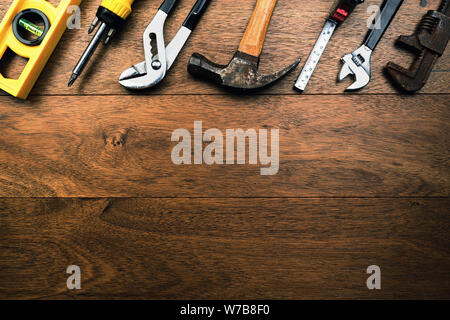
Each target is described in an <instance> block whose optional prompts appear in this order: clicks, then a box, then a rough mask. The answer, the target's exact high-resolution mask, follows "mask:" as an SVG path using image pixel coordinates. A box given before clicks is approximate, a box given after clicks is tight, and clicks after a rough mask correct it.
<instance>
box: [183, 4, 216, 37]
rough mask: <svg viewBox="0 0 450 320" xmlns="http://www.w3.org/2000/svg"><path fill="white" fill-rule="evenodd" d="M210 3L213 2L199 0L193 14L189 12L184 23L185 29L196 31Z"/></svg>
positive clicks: (192, 11)
mask: <svg viewBox="0 0 450 320" xmlns="http://www.w3.org/2000/svg"><path fill="white" fill-rule="evenodd" d="M210 2H211V0H197V2H196V3H195V5H194V7H193V8H192V10H191V12H189V15H188V17H187V18H186V20H185V21H184V23H183V27H186V28H188V29H189V30H191V31H192V30H194V28H195V26H196V25H197V24H198V22H199V21H200V18H201V17H202V15H203V13H205V11H206V9H207V8H208V5H209V3H210Z"/></svg>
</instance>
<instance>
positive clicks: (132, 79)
mask: <svg viewBox="0 0 450 320" xmlns="http://www.w3.org/2000/svg"><path fill="white" fill-rule="evenodd" d="M166 19H167V14H166V13H165V12H163V11H162V10H158V13H157V14H156V16H155V18H154V19H153V20H152V22H151V23H150V24H149V25H148V27H147V28H146V29H145V32H144V35H143V44H144V53H145V61H143V62H140V63H138V64H136V65H134V66H132V67H131V68H129V69H127V70H125V71H124V72H123V73H122V75H121V76H120V78H119V83H120V84H121V85H122V86H124V87H125V88H128V89H133V90H142V89H146V88H150V87H153V86H154V85H156V84H157V83H159V82H160V81H161V80H162V79H164V77H165V75H166V71H167V58H166V47H165V45H164V24H165V22H166ZM154 46H156V52H157V53H156V54H153V52H154Z"/></svg>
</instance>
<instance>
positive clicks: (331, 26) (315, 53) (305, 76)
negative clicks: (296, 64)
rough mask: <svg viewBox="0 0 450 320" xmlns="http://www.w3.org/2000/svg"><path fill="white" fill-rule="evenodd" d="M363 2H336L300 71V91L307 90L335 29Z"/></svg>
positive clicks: (343, 0)
mask: <svg viewBox="0 0 450 320" xmlns="http://www.w3.org/2000/svg"><path fill="white" fill-rule="evenodd" d="M363 2H364V0H339V1H337V2H336V4H335V5H334V7H333V10H332V11H331V14H330V16H329V17H328V19H327V21H326V22H325V26H324V27H323V29H322V31H321V33H320V35H319V38H318V39H317V41H316V44H315V45H314V48H313V50H312V52H311V54H310V55H309V58H308V60H307V61H306V63H305V66H304V67H303V69H302V72H301V73H300V76H299V77H298V79H297V81H296V82H295V85H294V89H296V90H297V91H299V92H303V91H305V88H306V86H307V84H308V82H309V80H310V79H311V76H312V74H313V72H314V70H315V69H316V67H317V65H318V64H319V60H320V58H321V57H322V55H323V53H324V52H325V48H326V47H327V45H328V42H329V41H330V39H331V36H332V35H333V33H334V30H336V28H337V27H339V26H340V25H341V24H342V23H344V21H345V20H347V18H348V17H349V16H350V14H351V13H352V12H353V10H354V9H355V7H356V6H357V5H358V4H361V3H363Z"/></svg>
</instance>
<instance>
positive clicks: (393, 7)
mask: <svg viewBox="0 0 450 320" xmlns="http://www.w3.org/2000/svg"><path fill="white" fill-rule="evenodd" d="M402 3H403V0H386V1H385V2H384V3H383V6H382V7H381V14H380V16H379V18H378V19H379V20H378V21H375V23H376V24H379V26H378V25H375V28H374V29H372V30H371V31H370V32H369V34H368V36H367V39H366V41H365V42H364V45H365V46H366V47H368V48H369V49H370V50H375V48H376V46H377V44H378V42H380V40H381V38H382V37H383V35H384V33H385V32H386V30H387V28H388V27H389V25H390V24H391V22H392V20H394V17H395V15H396V13H397V11H398V9H400V6H401V5H402Z"/></svg>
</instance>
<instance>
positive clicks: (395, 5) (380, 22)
mask: <svg viewBox="0 0 450 320" xmlns="http://www.w3.org/2000/svg"><path fill="white" fill-rule="evenodd" d="M402 4H403V0H385V1H384V2H383V6H382V7H381V13H380V16H379V17H378V18H377V19H376V21H375V24H374V28H373V29H372V30H370V31H369V33H368V34H367V37H366V41H365V42H364V44H363V45H362V46H361V47H359V48H358V49H356V50H355V51H353V52H352V53H350V54H346V55H345V56H344V57H343V58H342V59H341V60H342V62H343V63H344V64H343V66H342V69H341V72H340V74H339V81H342V80H344V79H345V78H346V77H347V76H349V75H353V76H354V77H355V82H354V83H353V84H352V85H350V86H349V87H348V88H347V91H352V90H359V89H362V88H364V87H365V86H367V85H368V84H369V82H370V78H371V57H372V52H373V51H374V50H375V48H376V47H377V45H378V43H379V42H380V40H381V38H382V37H383V35H384V33H385V32H386V30H387V29H388V28H389V25H390V24H391V22H392V20H394V17H395V15H396V14H397V12H398V10H399V9H400V6H401V5H402Z"/></svg>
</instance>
